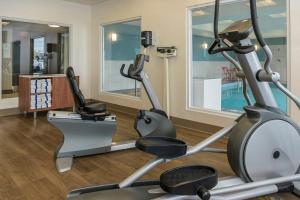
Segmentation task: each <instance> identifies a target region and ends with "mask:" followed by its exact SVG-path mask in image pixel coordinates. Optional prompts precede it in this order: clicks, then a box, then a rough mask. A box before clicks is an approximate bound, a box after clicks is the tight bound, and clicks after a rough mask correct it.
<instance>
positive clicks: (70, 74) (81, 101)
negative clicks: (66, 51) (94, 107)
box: [66, 67, 86, 110]
mask: <svg viewBox="0 0 300 200" xmlns="http://www.w3.org/2000/svg"><path fill="white" fill-rule="evenodd" d="M66 76H67V79H68V81H69V83H70V86H71V90H72V94H73V97H74V101H75V104H76V110H80V108H83V107H85V105H86V101H85V98H84V96H83V94H82V92H81V90H80V89H79V86H78V83H77V80H76V76H75V73H74V70H73V68H72V67H68V68H67V71H66Z"/></svg>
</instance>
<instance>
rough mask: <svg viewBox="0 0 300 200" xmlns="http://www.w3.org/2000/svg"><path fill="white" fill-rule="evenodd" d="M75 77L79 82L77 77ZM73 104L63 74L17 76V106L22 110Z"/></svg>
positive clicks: (48, 108) (37, 109)
mask: <svg viewBox="0 0 300 200" xmlns="http://www.w3.org/2000/svg"><path fill="white" fill-rule="evenodd" d="M77 79H78V82H79V77H77ZM45 85H47V86H45ZM73 106H74V100H73V95H72V92H71V88H70V85H69V82H68V80H67V78H66V76H65V75H63V74H58V75H40V76H34V75H20V76H19V108H20V110H21V111H22V112H34V113H36V112H38V111H47V110H54V109H61V108H69V107H73Z"/></svg>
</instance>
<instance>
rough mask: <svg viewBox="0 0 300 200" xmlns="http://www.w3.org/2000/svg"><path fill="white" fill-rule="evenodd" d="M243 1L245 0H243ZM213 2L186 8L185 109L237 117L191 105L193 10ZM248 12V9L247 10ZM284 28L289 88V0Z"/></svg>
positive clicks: (288, 0)
mask: <svg viewBox="0 0 300 200" xmlns="http://www.w3.org/2000/svg"><path fill="white" fill-rule="evenodd" d="M243 1H245V0H243ZM237 2H241V1H239V0H224V1H223V2H221V5H222V4H231V3H237ZM214 5H215V3H214V2H210V3H202V4H197V5H193V6H190V7H188V8H187V12H186V14H187V26H186V33H187V34H186V35H187V38H186V41H187V45H186V49H187V55H186V57H187V66H188V67H187V72H186V91H187V92H186V110H187V111H192V112H197V113H200V112H201V113H207V114H214V115H218V116H223V117H238V116H240V115H241V114H240V113H236V112H229V111H222V110H221V111H218V110H213V109H209V108H203V107H201V108H200V107H195V106H192V94H193V91H192V89H193V88H192V82H191V78H192V67H193V29H192V22H193V11H194V10H197V9H201V8H204V7H208V6H214ZM249 12H250V11H249ZM286 13H287V15H286V28H287V30H286V31H287V69H286V73H287V88H289V89H290V87H291V54H290V50H291V45H290V40H291V28H290V23H291V20H290V19H291V17H290V0H286ZM291 103H292V102H291V100H290V99H289V98H288V97H287V114H288V115H289V114H290V113H291Z"/></svg>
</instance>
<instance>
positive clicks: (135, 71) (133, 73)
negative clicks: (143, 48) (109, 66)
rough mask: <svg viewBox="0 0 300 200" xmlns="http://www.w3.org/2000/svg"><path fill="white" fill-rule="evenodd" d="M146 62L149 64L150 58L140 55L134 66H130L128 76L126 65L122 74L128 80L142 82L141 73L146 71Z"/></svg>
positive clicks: (122, 67) (121, 70) (121, 71)
mask: <svg viewBox="0 0 300 200" xmlns="http://www.w3.org/2000/svg"><path fill="white" fill-rule="evenodd" d="M145 62H149V56H147V55H144V54H138V55H137V56H136V58H135V61H134V64H131V65H129V68H128V72H127V74H126V73H125V72H124V69H125V64H123V65H122V66H121V69H120V73H121V75H122V76H124V77H126V78H131V79H134V80H138V81H141V77H140V73H141V72H142V71H143V69H144V64H145Z"/></svg>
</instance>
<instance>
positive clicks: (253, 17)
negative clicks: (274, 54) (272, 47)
mask: <svg viewBox="0 0 300 200" xmlns="http://www.w3.org/2000/svg"><path fill="white" fill-rule="evenodd" d="M250 9H251V21H252V26H253V30H254V33H255V36H256V38H257V40H258V42H259V44H260V46H261V47H265V46H266V45H267V43H266V41H265V39H264V38H263V36H262V34H261V31H260V27H259V24H258V19H257V18H258V17H257V6H256V0H250Z"/></svg>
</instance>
